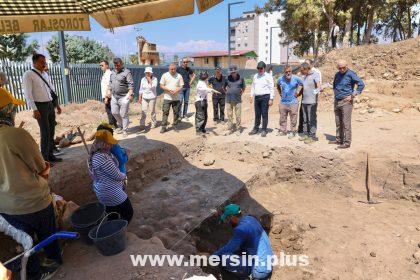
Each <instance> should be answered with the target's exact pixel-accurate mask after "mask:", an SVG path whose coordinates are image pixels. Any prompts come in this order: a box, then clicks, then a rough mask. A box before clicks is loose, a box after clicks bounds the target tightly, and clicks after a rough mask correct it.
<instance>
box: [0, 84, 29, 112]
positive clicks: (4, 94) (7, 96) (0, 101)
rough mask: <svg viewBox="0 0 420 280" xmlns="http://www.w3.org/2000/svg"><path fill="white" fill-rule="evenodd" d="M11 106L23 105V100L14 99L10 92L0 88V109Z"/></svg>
mask: <svg viewBox="0 0 420 280" xmlns="http://www.w3.org/2000/svg"><path fill="white" fill-rule="evenodd" d="M9 104H13V105H16V106H19V105H25V101H24V100H20V99H16V98H15V97H14V96H13V95H12V94H11V93H10V92H8V91H7V90H6V89H5V88H0V108H3V107H4V106H6V105H9Z"/></svg>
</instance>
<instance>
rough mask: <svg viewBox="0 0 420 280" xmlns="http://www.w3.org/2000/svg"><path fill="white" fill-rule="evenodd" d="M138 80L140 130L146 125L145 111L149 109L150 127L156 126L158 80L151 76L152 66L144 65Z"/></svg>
mask: <svg viewBox="0 0 420 280" xmlns="http://www.w3.org/2000/svg"><path fill="white" fill-rule="evenodd" d="M144 75H145V76H144V77H143V78H142V79H141V82H140V90H139V103H140V104H141V117H140V131H143V130H144V129H145V126H146V117H147V112H148V111H149V110H150V118H151V121H152V125H151V128H155V127H156V97H157V92H156V88H157V83H158V80H157V78H156V77H154V76H153V69H152V67H146V69H145V70H144Z"/></svg>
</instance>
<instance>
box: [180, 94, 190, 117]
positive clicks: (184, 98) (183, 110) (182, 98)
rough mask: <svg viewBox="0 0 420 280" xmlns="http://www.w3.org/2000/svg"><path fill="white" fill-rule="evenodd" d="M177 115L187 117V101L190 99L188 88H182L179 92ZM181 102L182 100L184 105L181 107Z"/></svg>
mask: <svg viewBox="0 0 420 280" xmlns="http://www.w3.org/2000/svg"><path fill="white" fill-rule="evenodd" d="M179 101H180V104H179V117H180V118H183V117H187V114H188V103H189V101H190V88H183V89H182V90H181V91H180V92H179ZM182 102H184V107H182Z"/></svg>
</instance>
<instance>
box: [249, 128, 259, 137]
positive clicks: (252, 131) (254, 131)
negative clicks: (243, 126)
mask: <svg viewBox="0 0 420 280" xmlns="http://www.w3.org/2000/svg"><path fill="white" fill-rule="evenodd" d="M257 133H258V129H255V128H254V129H253V130H251V132H250V133H248V134H249V135H255V134H257Z"/></svg>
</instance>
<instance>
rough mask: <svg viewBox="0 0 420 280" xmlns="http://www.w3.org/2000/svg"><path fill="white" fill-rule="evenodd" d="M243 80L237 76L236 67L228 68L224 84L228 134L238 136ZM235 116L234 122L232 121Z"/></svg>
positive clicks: (243, 88)
mask: <svg viewBox="0 0 420 280" xmlns="http://www.w3.org/2000/svg"><path fill="white" fill-rule="evenodd" d="M245 87H246V85H245V80H244V79H243V78H242V77H241V76H240V75H239V73H238V67H236V66H235V65H231V66H230V67H229V76H228V78H227V82H226V103H227V110H226V113H227V116H228V134H231V133H233V132H235V130H236V133H237V134H238V135H239V134H240V133H241V132H242V131H241V110H242V109H241V104H242V94H243V93H244V91H245ZM233 114H235V120H234V119H233Z"/></svg>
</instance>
